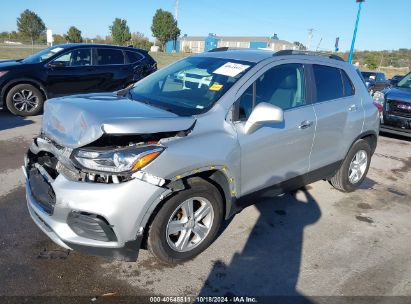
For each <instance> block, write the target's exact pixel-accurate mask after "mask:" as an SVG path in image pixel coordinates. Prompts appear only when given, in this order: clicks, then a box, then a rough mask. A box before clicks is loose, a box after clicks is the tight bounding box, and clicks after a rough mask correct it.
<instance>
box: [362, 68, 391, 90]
mask: <svg viewBox="0 0 411 304" xmlns="http://www.w3.org/2000/svg"><path fill="white" fill-rule="evenodd" d="M361 74H362V76H363V77H364V80H365V84H366V85H367V87H368V91H369V92H370V94H371V95H372V94H374V92H376V91H381V90H383V89H385V88H386V87H388V86H389V85H390V82H389V81H388V80H387V79H386V78H385V74H384V73H381V72H361Z"/></svg>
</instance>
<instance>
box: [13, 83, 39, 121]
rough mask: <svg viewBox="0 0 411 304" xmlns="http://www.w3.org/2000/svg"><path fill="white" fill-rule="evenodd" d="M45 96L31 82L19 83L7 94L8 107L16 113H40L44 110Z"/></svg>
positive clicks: (30, 114) (21, 114)
mask: <svg viewBox="0 0 411 304" xmlns="http://www.w3.org/2000/svg"><path fill="white" fill-rule="evenodd" d="M43 103H44V96H43V94H42V93H41V92H40V90H39V89H37V88H36V87H35V86H33V85H31V84H24V83H23V84H18V85H16V86H14V87H12V88H11V89H10V90H9V92H8V93H7V96H6V105H7V109H8V110H9V111H10V112H11V113H13V114H14V115H20V116H32V115H38V114H40V113H41V111H42V110H43Z"/></svg>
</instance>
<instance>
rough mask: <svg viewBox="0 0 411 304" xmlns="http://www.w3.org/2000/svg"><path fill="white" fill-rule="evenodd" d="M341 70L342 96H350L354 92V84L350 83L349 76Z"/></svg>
mask: <svg viewBox="0 0 411 304" xmlns="http://www.w3.org/2000/svg"><path fill="white" fill-rule="evenodd" d="M340 71H341V76H342V80H343V85H344V96H352V95H354V94H355V89H354V85H353V84H352V82H351V80H350V78H349V77H348V75H347V73H346V72H345V71H344V70H340Z"/></svg>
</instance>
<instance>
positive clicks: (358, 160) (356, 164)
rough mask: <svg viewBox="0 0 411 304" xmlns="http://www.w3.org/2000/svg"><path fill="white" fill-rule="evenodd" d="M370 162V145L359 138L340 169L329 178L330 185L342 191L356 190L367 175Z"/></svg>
mask: <svg viewBox="0 0 411 304" xmlns="http://www.w3.org/2000/svg"><path fill="white" fill-rule="evenodd" d="M370 162H371V148H370V145H369V144H368V142H367V141H365V140H363V139H360V140H358V141H357V142H355V144H354V145H353V146H352V147H351V149H350V151H349V152H348V154H347V156H346V157H345V159H344V161H343V163H342V165H341V167H340V169H338V171H337V172H336V173H335V175H334V176H333V177H332V178H331V179H330V183H331V185H332V186H333V187H334V188H336V189H338V190H340V191H343V192H352V191H354V190H356V189H357V188H359V187H360V185H361V183H362V182H363V181H364V179H365V177H366V176H367V173H368V169H369V168H370Z"/></svg>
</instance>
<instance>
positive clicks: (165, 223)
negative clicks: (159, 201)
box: [148, 177, 223, 264]
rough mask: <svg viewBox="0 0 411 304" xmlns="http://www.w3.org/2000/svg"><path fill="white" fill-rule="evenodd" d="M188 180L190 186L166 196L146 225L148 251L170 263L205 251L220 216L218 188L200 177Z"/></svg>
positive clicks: (212, 239)
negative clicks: (147, 226)
mask: <svg viewBox="0 0 411 304" xmlns="http://www.w3.org/2000/svg"><path fill="white" fill-rule="evenodd" d="M187 183H188V185H189V188H188V189H186V190H183V191H181V192H178V193H177V194H176V195H175V196H173V197H171V198H170V199H168V200H167V201H166V202H165V203H164V205H163V207H162V208H161V209H160V211H159V212H158V213H157V215H156V217H155V218H154V220H153V222H152V224H151V226H150V228H149V234H148V247H149V249H150V251H151V252H152V253H153V254H154V255H155V256H156V257H157V258H158V259H160V260H161V261H163V262H166V263H169V264H176V263H180V262H184V261H186V260H189V259H192V258H194V257H195V256H196V255H198V254H200V253H201V252H202V251H204V250H205V249H206V248H207V247H208V246H209V245H210V244H211V243H212V242H213V241H214V239H215V237H216V235H217V233H218V230H219V228H220V225H221V222H222V219H223V202H222V198H221V195H220V193H219V191H218V189H217V188H216V187H214V186H213V185H212V184H210V183H208V182H207V181H205V180H204V179H202V178H199V177H194V178H190V179H188V180H187Z"/></svg>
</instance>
